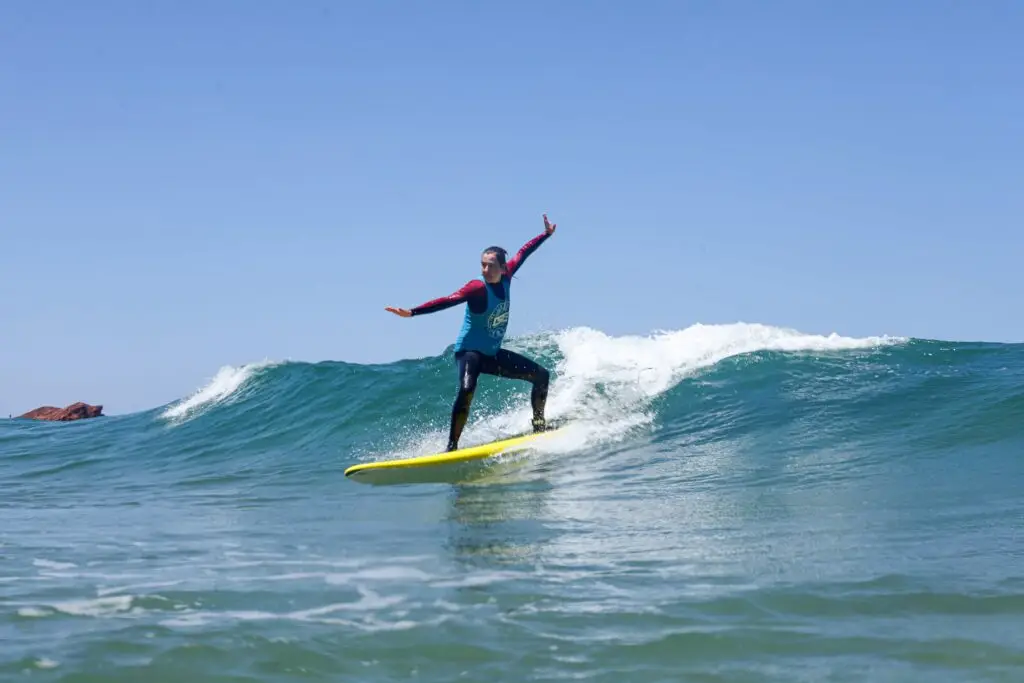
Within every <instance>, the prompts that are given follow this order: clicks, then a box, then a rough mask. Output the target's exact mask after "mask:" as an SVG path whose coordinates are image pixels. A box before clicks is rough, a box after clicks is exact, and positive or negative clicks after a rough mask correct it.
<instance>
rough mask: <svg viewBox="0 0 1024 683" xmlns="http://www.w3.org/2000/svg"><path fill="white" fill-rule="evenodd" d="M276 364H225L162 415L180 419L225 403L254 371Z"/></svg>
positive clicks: (265, 362) (267, 362) (168, 407)
mask: <svg viewBox="0 0 1024 683" xmlns="http://www.w3.org/2000/svg"><path fill="white" fill-rule="evenodd" d="M274 364H275V363H274V362H273V361H269V360H265V361H261V362H257V363H247V364H245V365H241V366H234V365H225V366H223V367H221V368H220V370H218V371H217V374H216V375H214V376H213V378H211V379H210V380H209V382H207V384H206V385H204V386H202V387H200V388H199V389H197V390H196V391H195V392H194V393H192V394H191V395H190V396H188V397H186V398H184V399H182V400H180V401H178V402H176V403H172V404H171V405H169V406H167V408H166V409H165V410H164V412H163V413H162V415H161V416H162V417H164V418H165V419H169V420H180V419H183V418H187V417H189V416H191V415H194V414H195V413H196V412H197V411H199V410H200V409H202V408H205V407H209V406H210V405H213V404H217V403H223V402H224V401H226V400H228V399H229V398H230V397H231V396H232V395H233V394H235V392H236V391H238V389H239V388H240V387H241V386H242V385H243V384H245V381H246V380H247V379H249V378H250V377H251V376H252V375H253V373H255V372H256V371H258V370H262V369H263V368H266V367H270V366H271V365H274Z"/></svg>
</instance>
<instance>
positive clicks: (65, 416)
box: [21, 401, 103, 422]
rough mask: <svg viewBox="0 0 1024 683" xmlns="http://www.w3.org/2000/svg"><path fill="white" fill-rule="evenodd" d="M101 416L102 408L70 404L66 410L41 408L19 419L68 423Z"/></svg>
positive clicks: (51, 407)
mask: <svg viewBox="0 0 1024 683" xmlns="http://www.w3.org/2000/svg"><path fill="white" fill-rule="evenodd" d="M101 415H103V406H92V405H89V404H88V403H82V402H81V401H79V402H78V403H72V404H71V405H69V406H67V407H66V408H55V407H54V406H42V407H41V408H36V409H35V410H30V411H28V412H27V413H25V414H24V415H22V416H21V417H26V418H28V419H30V420H49V421H52V422H68V421H70V420H84V419H86V418H89V417H100V416H101Z"/></svg>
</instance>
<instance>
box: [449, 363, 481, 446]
mask: <svg viewBox="0 0 1024 683" xmlns="http://www.w3.org/2000/svg"><path fill="white" fill-rule="evenodd" d="M483 359H484V355H483V354H482V353H480V352H479V351H459V352H457V353H456V354H455V362H456V364H457V366H458V370H459V393H458V394H456V395H455V402H454V403H453V404H452V422H451V427H450V428H449V430H448V450H449V451H454V450H455V449H456V448H458V447H459V437H460V436H462V429H463V427H465V426H466V420H467V419H469V406H470V404H471V403H473V393H474V392H475V391H476V380H477V377H479V376H480V365H481V363H482V361H483Z"/></svg>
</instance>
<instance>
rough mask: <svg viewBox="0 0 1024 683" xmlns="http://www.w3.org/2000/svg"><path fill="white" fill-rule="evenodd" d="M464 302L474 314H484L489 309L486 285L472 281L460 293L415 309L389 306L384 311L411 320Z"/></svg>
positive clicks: (443, 297) (433, 300) (431, 301)
mask: <svg viewBox="0 0 1024 683" xmlns="http://www.w3.org/2000/svg"><path fill="white" fill-rule="evenodd" d="M463 302H465V303H467V304H469V309H470V310H471V311H473V312H474V313H482V312H483V310H484V309H485V308H486V307H487V292H486V291H484V283H483V282H482V281H481V280H470V281H469V282H467V283H466V284H464V285H463V286H462V287H461V288H460V289H459V290H458V291H456V292H453V293H451V294H449V295H448V296H442V297H440V298H437V299H431V300H430V301H428V302H426V303H423V304H420V305H419V306H416V307H415V308H411V309H405V308H394V307H391V306H388V307H387V308H385V309H384V310H387V311H391V312H392V313H395V314H397V315H400V316H402V317H403V318H409V317H412V316H414V315H424V314H427V313H436V312H437V311H443V310H444V309H446V308H451V307H452V306H455V305H456V304H461V303H463Z"/></svg>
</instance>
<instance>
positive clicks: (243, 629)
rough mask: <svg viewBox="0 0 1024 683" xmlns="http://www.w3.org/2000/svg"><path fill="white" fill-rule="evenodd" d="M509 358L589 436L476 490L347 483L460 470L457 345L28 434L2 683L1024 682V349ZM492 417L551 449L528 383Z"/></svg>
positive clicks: (513, 466) (21, 432) (570, 340)
mask: <svg viewBox="0 0 1024 683" xmlns="http://www.w3.org/2000/svg"><path fill="white" fill-rule="evenodd" d="M509 346H510V347H511V348H513V349H515V350H518V351H521V352H525V353H528V354H530V355H533V356H535V357H537V358H539V359H541V360H543V361H545V362H546V363H548V364H549V365H550V366H551V367H552V368H553V374H554V382H553V385H552V393H551V398H550V401H549V416H553V417H559V416H561V417H571V418H572V419H573V422H572V424H571V425H570V427H569V428H568V429H567V430H566V431H565V432H564V434H561V435H559V436H557V437H554V438H552V439H551V440H550V441H544V442H541V443H539V444H538V448H537V449H535V450H533V451H530V452H527V453H524V454H519V455H515V456H507V457H504V458H499V459H496V460H495V461H493V462H487V463H485V464H481V465H480V466H479V467H477V468H475V469H474V470H473V471H472V472H470V473H468V474H467V475H466V477H467V478H466V480H465V481H460V482H457V483H449V484H430V485H413V486H398V487H375V486H367V485H363V484H359V483H356V482H354V481H351V480H347V479H346V478H345V477H344V475H343V472H344V470H345V468H346V467H348V466H349V465H352V464H354V463H357V462H365V461H368V460H373V459H380V458H392V457H400V456H406V455H416V454H420V453H426V452H430V451H435V450H438V449H440V448H442V447H443V446H444V443H445V440H446V438H445V437H446V435H447V423H448V416H449V410H450V406H451V399H452V396H453V393H452V392H453V390H454V386H455V376H454V370H453V367H452V359H451V355H450V354H451V351H450V349H449V350H448V351H447V352H446V353H445V354H444V355H441V356H439V357H433V358H424V359H418V360H407V361H402V362H397V363H393V364H389V365H380V366H360V365H354V364H346V363H343V362H323V363H317V364H308V363H277V364H275V363H269V364H262V365H251V366H244V367H237V368H233V367H226V368H223V369H222V370H221V371H220V372H219V373H218V374H217V375H216V376H215V377H213V378H211V379H210V380H209V381H208V383H206V384H205V385H203V386H201V387H200V388H199V389H198V390H197V392H196V393H195V394H194V395H192V396H187V397H183V398H182V400H180V401H177V402H175V403H172V404H170V405H167V406H160V407H158V408H156V409H154V410H151V411H147V412H143V413H138V414H132V415H123V416H113V417H106V418H100V419H96V420H88V421H82V422H72V423H64V424H49V423H36V422H28V421H21V420H0V490H2V491H3V495H2V496H0V519H2V524H0V559H2V562H0V680H30V681H67V682H69V683H70V682H75V683H86V682H97V683H98V682H100V681H103V682H104V683H107V682H115V681H125V682H127V681H152V682H153V683H156V682H158V681H168V682H170V681H175V682H179V681H211V682H212V681H232V682H240V681H266V682H274V683H278V682H281V683H283V682H285V681H289V682H291V681H371V682H375V681H406V680H415V681H453V680H474V681H476V680H495V681H525V680H539V681H555V680H570V679H581V680H586V681H608V682H619V681H630V682H646V681H751V682H753V681H757V682H762V681H929V682H930V683H931V682H938V681H1021V680H1024V532H1022V530H1024V496H1022V491H1024V345H998V344H986V343H961V342H943V341H926V340H916V339H890V338H877V339H850V338H845V337H838V336H831V337H819V336H813V335H804V334H801V333H798V332H794V331H790V330H783V329H777V328H771V327H765V326H759V325H726V326H695V327H691V328H687V329H685V330H680V331H677V332H669V333H664V334H659V335H653V336H650V337H611V336H607V335H605V334H602V333H601V332H599V331H596V330H589V329H571V330H565V331H562V332H559V333H546V334H543V335H539V336H534V337H528V338H520V339H515V340H512V341H511V342H510V344H509ZM202 383H203V382H202V380H200V381H199V382H197V384H202ZM474 408H475V409H474V413H473V415H472V417H471V422H470V425H469V427H468V428H467V431H466V434H465V436H464V438H463V445H470V444H472V443H477V442H481V441H485V440H490V439H493V438H499V437H501V436H503V435H506V434H508V433H511V432H516V431H523V430H525V429H527V428H528V425H529V398H528V385H525V384H518V383H514V382H510V381H501V380H495V379H493V378H490V377H484V378H482V379H481V382H480V389H479V391H478V393H477V399H476V402H475V406H474Z"/></svg>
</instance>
